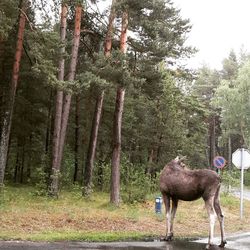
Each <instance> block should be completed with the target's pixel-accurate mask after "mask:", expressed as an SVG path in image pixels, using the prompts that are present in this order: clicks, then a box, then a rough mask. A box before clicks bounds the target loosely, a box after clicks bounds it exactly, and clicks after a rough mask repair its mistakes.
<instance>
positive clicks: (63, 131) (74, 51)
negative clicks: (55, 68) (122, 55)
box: [52, 5, 82, 196]
mask: <svg viewBox="0 0 250 250" xmlns="http://www.w3.org/2000/svg"><path fill="white" fill-rule="evenodd" d="M81 16H82V6H81V5H78V6H76V13H75V28H74V39H73V45H72V51H71V60H70V65H69V74H68V80H69V81H74V79H75V72H76V64H77V57H78V48H79V42H80V32H81ZM70 104H71V94H69V93H68V94H66V95H65V97H64V102H63V110H62V116H61V130H60V139H59V145H58V151H57V153H58V154H57V156H58V157H57V159H56V160H57V161H56V169H55V171H56V172H55V175H54V174H53V183H54V184H53V188H54V190H53V193H52V195H53V196H58V188H59V173H60V168H61V162H62V155H63V148H64V142H65V137H66V130H67V125H68V118H69V111H70Z"/></svg>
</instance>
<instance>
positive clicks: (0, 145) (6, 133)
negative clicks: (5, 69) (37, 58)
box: [0, 0, 26, 192]
mask: <svg viewBox="0 0 250 250" xmlns="http://www.w3.org/2000/svg"><path fill="white" fill-rule="evenodd" d="M20 9H21V11H20V16H19V26H18V35H17V44H16V52H15V59H14V64H13V73H12V79H11V86H10V97H9V103H8V106H7V110H6V112H5V117H4V120H3V126H2V132H1V138H0V140H1V141H0V192H1V190H2V189H3V183H4V173H5V167H6V162H7V154H8V147H9V138H10V129H11V122H12V116H13V110H14V104H15V95H16V89H17V84H18V78H19V69H20V61H21V56H22V48H23V36H24V30H25V23H26V17H25V15H24V13H25V11H26V4H25V1H24V2H23V1H22V0H20Z"/></svg>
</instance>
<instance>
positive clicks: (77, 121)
mask: <svg viewBox="0 0 250 250" xmlns="http://www.w3.org/2000/svg"><path fill="white" fill-rule="evenodd" d="M79 146H80V97H79V95H77V96H76V113H75V170H74V182H77V176H78V171H79Z"/></svg>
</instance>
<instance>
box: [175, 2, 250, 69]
mask: <svg viewBox="0 0 250 250" xmlns="http://www.w3.org/2000/svg"><path fill="white" fill-rule="evenodd" d="M172 1H173V3H174V6H175V7H177V8H178V9H181V16H182V17H183V18H188V19H190V23H191V24H192V26H193V27H192V30H191V32H190V33H189V36H188V40H187V43H186V44H187V45H192V46H194V47H196V48H197V49H198V50H199V52H198V53H197V54H196V55H195V56H194V57H193V58H192V59H188V61H186V64H187V65H188V66H190V67H191V68H198V67H201V66H202V65H204V64H205V65H208V66H209V67H211V68H214V69H221V68H222V60H223V59H224V58H227V57H228V55H229V53H230V51H231V50H232V49H233V50H234V51H235V52H236V53H237V54H239V53H240V51H241V50H242V49H243V51H247V52H250V0H172Z"/></svg>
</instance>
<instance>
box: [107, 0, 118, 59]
mask: <svg viewBox="0 0 250 250" xmlns="http://www.w3.org/2000/svg"><path fill="white" fill-rule="evenodd" d="M115 3H116V0H112V5H111V10H110V15H109V23H108V30H107V34H106V37H105V43H104V55H105V56H110V54H111V48H112V36H113V25H114V20H115V14H116V11H115Z"/></svg>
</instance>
